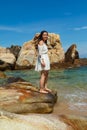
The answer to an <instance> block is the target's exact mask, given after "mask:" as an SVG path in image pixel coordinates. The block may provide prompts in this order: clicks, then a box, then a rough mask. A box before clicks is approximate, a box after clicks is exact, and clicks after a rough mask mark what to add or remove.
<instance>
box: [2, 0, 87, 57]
mask: <svg viewBox="0 0 87 130" xmlns="http://www.w3.org/2000/svg"><path fill="white" fill-rule="evenodd" d="M41 30H47V31H48V32H50V33H52V32H53V33H57V34H59V35H60V39H61V42H62V46H63V48H64V50H65V51H66V50H67V49H68V47H69V46H70V45H71V44H73V43H76V44H77V50H78V51H79V52H80V57H87V0H0V46H2V47H9V46H10V45H12V44H14V45H17V44H18V45H23V43H24V42H26V41H29V40H31V39H32V38H33V37H34V35H35V33H37V32H40V31H41Z"/></svg>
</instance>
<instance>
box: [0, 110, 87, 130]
mask: <svg viewBox="0 0 87 130" xmlns="http://www.w3.org/2000/svg"><path fill="white" fill-rule="evenodd" d="M0 113H1V117H0V130H9V129H10V128H11V130H25V129H26V130H87V117H82V116H72V115H70V116H69V115H66V116H65V115H60V116H54V115H51V114H50V115H48V114H44V115H43V114H29V115H18V114H14V113H9V112H5V111H3V110H0Z"/></svg>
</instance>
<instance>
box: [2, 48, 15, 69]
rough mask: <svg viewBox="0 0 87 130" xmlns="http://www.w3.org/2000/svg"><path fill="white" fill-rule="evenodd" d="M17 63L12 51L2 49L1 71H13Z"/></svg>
mask: <svg viewBox="0 0 87 130" xmlns="http://www.w3.org/2000/svg"><path fill="white" fill-rule="evenodd" d="M15 62H16V58H15V56H14V55H13V54H12V53H11V52H10V50H9V49H7V48H2V47H0V70H5V69H9V68H10V69H12V68H13V67H14V64H15Z"/></svg>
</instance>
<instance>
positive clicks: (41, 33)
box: [35, 30, 48, 49]
mask: <svg viewBox="0 0 87 130" xmlns="http://www.w3.org/2000/svg"><path fill="white" fill-rule="evenodd" d="M43 33H47V35H48V32H47V31H46V30H43V31H41V32H40V34H39V36H38V41H37V44H36V47H35V48H36V49H37V48H38V43H39V42H40V41H41V40H43V39H42V35H43ZM45 43H46V44H47V40H46V41H45Z"/></svg>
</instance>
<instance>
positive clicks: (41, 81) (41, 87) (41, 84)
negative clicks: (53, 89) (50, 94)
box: [40, 71, 47, 93]
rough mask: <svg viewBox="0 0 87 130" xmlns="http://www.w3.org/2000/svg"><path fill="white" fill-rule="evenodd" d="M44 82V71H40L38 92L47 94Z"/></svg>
mask: <svg viewBox="0 0 87 130" xmlns="http://www.w3.org/2000/svg"><path fill="white" fill-rule="evenodd" d="M44 82H45V72H44V71H41V78H40V92H42V93H47V92H46V91H45V87H44Z"/></svg>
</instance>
